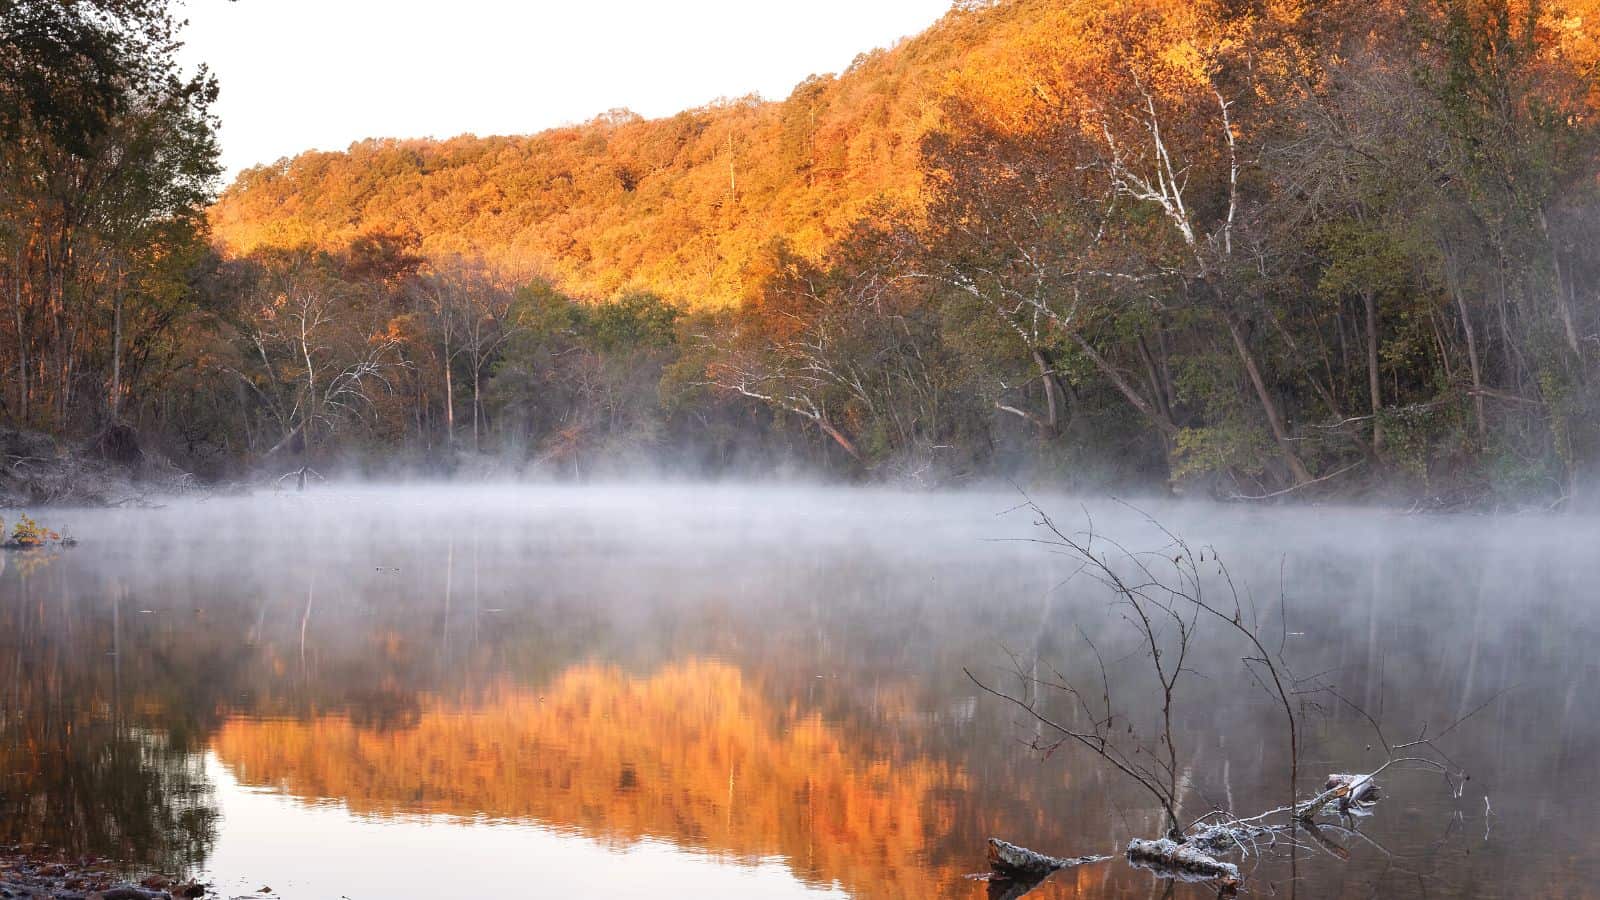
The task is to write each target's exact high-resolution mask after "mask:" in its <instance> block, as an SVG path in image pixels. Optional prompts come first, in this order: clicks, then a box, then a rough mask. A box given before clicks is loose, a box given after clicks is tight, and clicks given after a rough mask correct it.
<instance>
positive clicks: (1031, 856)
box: [969, 838, 1111, 900]
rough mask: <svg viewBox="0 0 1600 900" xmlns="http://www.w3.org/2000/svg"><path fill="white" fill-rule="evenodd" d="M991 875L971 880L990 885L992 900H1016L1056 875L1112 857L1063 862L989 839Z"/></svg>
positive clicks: (1054, 857) (1074, 858)
mask: <svg viewBox="0 0 1600 900" xmlns="http://www.w3.org/2000/svg"><path fill="white" fill-rule="evenodd" d="M988 853H989V871H988V872H985V873H983V874H981V875H972V876H969V877H971V878H973V879H976V880H978V881H987V882H989V898H990V900H1017V898H1019V897H1021V896H1022V895H1024V894H1026V893H1028V892H1030V891H1032V890H1033V889H1034V888H1036V887H1038V886H1039V885H1041V884H1043V883H1044V880H1045V879H1046V878H1049V877H1050V876H1051V875H1053V874H1054V873H1056V872H1059V871H1060V870H1062V869H1070V868H1072V867H1073V866H1081V865H1083V864H1085V863H1093V862H1101V861H1103V860H1107V859H1110V858H1111V857H1109V856H1075V857H1070V858H1062V857H1059V856H1046V855H1045V854H1043V853H1039V852H1037V851H1034V850H1029V849H1028V848H1027V847H1021V846H1018V845H1016V844H1013V843H1010V842H1009V841H1002V840H1000V839H999V838H989V851H988Z"/></svg>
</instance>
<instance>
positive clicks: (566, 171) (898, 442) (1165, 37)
mask: <svg viewBox="0 0 1600 900" xmlns="http://www.w3.org/2000/svg"><path fill="white" fill-rule="evenodd" d="M5 23H6V26H5V28H6V30H5V32H4V34H0V72H3V73H4V76H5V82H4V84H3V85H0V90H3V91H4V93H5V97H6V98H7V100H8V105H9V108H8V110H7V111H6V114H5V115H4V117H3V119H0V127H4V128H5V129H6V133H7V143H6V148H5V158H4V160H3V164H4V166H5V168H4V170H3V173H4V179H5V184H6V185H7V192H6V194H5V195H4V202H5V203H6V206H7V209H6V214H5V219H4V230H3V231H0V242H3V243H4V249H5V250H6V252H5V254H4V258H3V259H0V275H3V276H4V279H5V281H4V284H5V287H6V291H5V293H6V294H7V295H8V297H7V299H9V300H11V301H12V302H11V304H10V305H11V306H12V308H13V313H14V314H13V315H8V316H6V317H5V323H4V324H3V325H0V364H3V365H4V367H5V371H6V372H7V385H8V386H7V388H6V390H5V391H4V392H3V393H4V402H5V411H6V415H7V416H9V417H10V418H11V419H12V420H13V421H15V422H18V423H22V424H27V425H31V426H34V427H44V428H50V429H54V430H58V431H64V432H72V431H78V432H86V431H90V430H93V429H95V428H99V427H103V426H104V425H105V424H106V423H108V422H110V421H114V420H116V419H117V418H118V417H124V418H130V419H132V420H134V422H135V424H137V425H138V426H139V427H140V429H141V431H142V432H143V433H145V434H148V435H159V436H162V438H163V439H164V440H165V441H166V449H168V450H169V452H171V453H172V454H174V455H175V456H176V457H178V458H179V460H180V462H182V463H184V464H187V465H191V466H197V467H210V468H212V469H213V470H217V471H222V470H224V469H226V468H228V467H230V466H233V465H236V464H238V463H240V462H246V463H253V464H271V465H273V466H275V467H277V468H278V470H281V469H282V468H283V467H286V466H287V465H288V464H287V463H286V462H284V460H286V459H287V458H288V457H291V456H292V457H295V458H297V459H298V458H309V459H311V460H327V459H328V458H330V457H339V458H344V459H347V460H358V459H359V460H361V461H363V462H364V463H365V464H369V465H372V464H377V463H383V462H395V461H399V462H403V463H405V464H408V465H437V466H443V467H446V468H455V467H459V466H463V465H467V466H476V467H488V466H491V465H498V466H503V467H511V468H515V469H519V470H520V469H523V468H526V467H528V466H530V465H532V466H534V467H536V468H542V469H544V470H546V471H551V472H558V473H565V474H573V475H579V476H582V475H586V474H589V473H592V472H595V471H597V470H605V469H608V468H609V469H611V470H618V469H623V468H633V467H637V466H640V465H644V464H652V465H667V466H670V467H673V468H680V469H682V470H685V471H691V472H697V473H700V472H707V471H726V470H729V469H732V468H735V467H745V466H755V467H759V468H766V469H770V468H773V467H776V466H785V465H805V466H817V465H821V466H825V467H828V468H830V469H832V470H833V471H836V472H841V473H859V474H872V475H875V476H879V477H897V478H908V479H913V480H919V481H926V482H943V481H948V480H950V479H956V478H964V477H976V476H983V475H986V474H999V473H1005V474H1013V473H1024V474H1028V475H1032V476H1035V477H1040V478H1061V479H1067V480H1078V481H1087V480H1095V481H1105V480H1114V481H1123V482H1142V483H1156V484H1171V485H1173V486H1175V487H1178V488H1180V489H1189V490H1195V489H1199V490H1205V491H1210V492H1212V493H1217V494H1221V495H1227V496H1267V495H1276V494H1278V493H1280V492H1285V491H1289V490H1292V489H1299V488H1303V487H1306V486H1309V485H1313V484H1315V485H1319V486H1320V487H1319V489H1345V490H1348V489H1353V488H1354V487H1356V486H1369V485H1375V484H1383V485H1391V486H1394V485H1398V486H1400V487H1402V488H1404V489H1405V490H1407V491H1410V492H1412V493H1415V494H1417V495H1419V496H1427V497H1430V498H1433V499H1436V500H1437V499H1441V498H1442V499H1450V498H1453V497H1461V496H1491V497H1517V498H1526V497H1530V496H1536V497H1542V498H1545V499H1546V500H1548V501H1549V502H1560V501H1561V500H1563V499H1570V498H1572V497H1573V496H1574V494H1575V493H1576V492H1577V490H1578V488H1579V486H1580V485H1582V484H1583V483H1585V482H1586V480H1587V479H1589V478H1590V477H1591V476H1593V475H1594V474H1595V469H1596V466H1597V463H1600V391H1597V388H1596V379H1597V378H1600V367H1597V363H1600V261H1597V258H1596V256H1595V254H1594V252H1593V249H1592V248H1593V247H1595V246H1596V245H1597V241H1600V202H1597V201H1600V195H1597V192H1600V141H1597V137H1600V135H1597V132H1596V120H1595V113H1596V111H1597V107H1600V38H1597V37H1596V35H1600V6H1597V5H1596V4H1595V3H1594V2H1593V0H1566V2H1561V3H1558V2H1539V0H1531V2H1530V0H1394V2H1387V3H1380V4H1357V3H1338V2H1336V3H1332V4H1300V3H1243V4H1240V3H1228V2H1212V0H1190V2H1173V0H1140V2H1134V3H1123V4H1117V5H1115V6H1113V5H1109V4H1105V3H1103V2H1094V0H999V2H993V3H982V2H969V3H962V4H958V5H957V7H956V8H954V9H952V11H951V12H950V13H949V14H948V15H947V16H946V17H945V18H944V19H943V20H942V21H941V22H940V23H938V24H937V25H936V26H934V27H933V28H931V29H929V30H928V31H927V32H925V33H923V34H922V35H919V36H917V37H915V38H912V39H908V40H906V41H904V42H902V43H901V44H900V45H898V46H896V47H894V48H892V49H889V50H885V51H876V52H874V53H871V54H865V55H863V56H862V57H860V58H858V59H857V61H856V62H855V63H854V64H853V65H852V66H851V67H850V69H849V70H847V71H846V72H844V73H842V74H840V75H838V76H820V77H815V78H812V79H809V80H807V81H806V82H804V83H802V84H801V85H800V86H798V87H797V88H796V89H795V91H794V93H793V94H792V95H791V96H790V97H789V98H788V99H786V100H784V101H781V102H763V101H760V100H758V99H755V98H745V99H740V100H735V101H727V102H722V103H718V104H715V105H713V106H710V107H707V108H703V109H698V110H691V111H687V112H684V113H681V114H679V115H678V116H674V117H671V118H668V119H662V120H655V121H646V120H642V119H640V118H639V117H637V116H634V115H632V114H629V113H626V112H613V113H609V114H607V115H605V116H602V117H601V118H599V119H596V120H594V121H592V122H589V123H586V124H583V125H579V126H573V127H569V128H562V129H557V130H554V131H550V132H545V133H543V134H539V135H534V136H531V137H515V138H482V139H479V138H473V137H461V138H456V139H453V140H449V141H442V142H437V141H388V140H383V141H368V142H363V143H361V144H357V145H355V146H353V147H352V148H350V150H349V151H348V152H345V153H309V154H305V155H302V156H300V157H297V158H295V159H293V160H286V161H281V162H278V163H276V164H273V165H268V166H264V167H261V168H257V169H253V170H250V171H247V172H246V173H244V174H243V175H242V176H241V177H240V178H239V180H238V181H237V182H236V183H235V184H234V185H233V186H231V187H230V188H229V189H228V190H227V191H225V192H224V193H223V194H222V196H221V198H220V199H219V201H218V202H217V203H216V205H215V206H213V207H212V208H211V210H210V214H209V217H208V218H209V225H210V227H211V229H212V230H213V233H214V239H215V242H216V246H217V248H218V249H217V250H216V251H211V250H209V249H208V245H207V243H206V241H205V234H204V227H203V226H204V225H205V224H206V223H204V222H202V220H201V215H200V214H201V211H202V207H203V206H204V204H205V202H206V201H207V200H208V199H209V198H208V197H207V196H206V190H207V189H208V187H209V185H210V178H211V177H212V175H213V173H214V162H213V161H214V155H215V151H214V147H213V145H212V140H211V131H210V128H209V120H208V119H207V112H206V109H207V104H208V103H209V100H210V98H211V97H212V96H213V95H214V92H215V87H214V85H212V84H211V83H210V81H209V80H208V78H207V77H206V76H205V75H204V73H201V75H200V76H199V77H198V78H195V79H189V80H185V79H184V78H182V77H180V76H179V75H178V74H177V73H176V70H175V69H174V68H173V67H172V64H171V59H170V40H171V22H170V20H169V19H167V18H166V16H165V13H164V12H162V10H161V9H160V7H159V5H156V4H152V3H149V2H143V3H141V2H113V0H101V2H98V3H76V4H65V5H60V4H54V3H39V4H34V3H28V2H15V0H13V2H11V3H10V4H9V5H8V6H7V12H6V17H5ZM36 47H47V48H49V49H50V51H51V52H50V53H49V54H41V53H39V52H37V51H36V50H35V48H36ZM279 457H283V459H279Z"/></svg>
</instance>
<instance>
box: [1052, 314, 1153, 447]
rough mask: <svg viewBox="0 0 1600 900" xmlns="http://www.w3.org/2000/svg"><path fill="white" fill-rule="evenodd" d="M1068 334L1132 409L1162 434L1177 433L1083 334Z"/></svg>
mask: <svg viewBox="0 0 1600 900" xmlns="http://www.w3.org/2000/svg"><path fill="white" fill-rule="evenodd" d="M1068 336H1069V337H1071V338H1072V342H1073V343H1075V344H1077V345H1078V349H1080V350H1082V351H1083V354H1084V355H1085V356H1087V357H1089V360H1090V361H1091V362H1093V363H1094V364H1095V368H1097V369H1099V370H1100V373H1101V374H1102V375H1104V376H1106V379H1107V380H1109V381H1110V382H1111V384H1112V386H1114V387H1115V388H1116V389H1117V390H1118V392H1120V393H1121V394H1122V396H1123V397H1125V398H1127V400H1128V402H1129V403H1131V404H1133V408H1134V409H1137V410H1138V411H1139V412H1141V413H1143V414H1144V417H1145V418H1146V419H1149V420H1150V422H1151V424H1153V425H1155V426H1156V428H1157V429H1158V430H1160V431H1161V433H1162V435H1163V436H1166V437H1171V436H1172V435H1175V434H1177V433H1178V426H1177V425H1174V424H1173V422H1172V420H1171V419H1169V418H1167V417H1166V416H1165V415H1163V414H1162V412H1161V410H1159V409H1156V408H1155V407H1154V406H1152V405H1151V404H1150V401H1148V400H1146V399H1145V398H1144V395H1143V394H1141V393H1139V391H1138V389H1137V388H1135V387H1134V386H1133V385H1131V384H1129V383H1128V379H1126V378H1124V377H1122V373H1121V372H1118V371H1117V370H1116V368H1115V367H1114V366H1112V365H1111V363H1109V362H1108V361H1107V360H1106V358H1105V357H1104V356H1101V355H1100V352H1099V351H1098V350H1096V349H1094V345H1093V344H1090V343H1089V342H1088V341H1086V340H1084V339H1083V336H1082V335H1080V334H1078V333H1077V332H1069V333H1068Z"/></svg>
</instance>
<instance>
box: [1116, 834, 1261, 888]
mask: <svg viewBox="0 0 1600 900" xmlns="http://www.w3.org/2000/svg"><path fill="white" fill-rule="evenodd" d="M1128 862H1129V863H1131V864H1133V865H1135V866H1139V867H1140V868H1146V869H1154V870H1157V871H1158V872H1160V874H1162V875H1164V876H1166V877H1168V878H1176V879H1178V880H1181V881H1215V882H1217V883H1219V884H1221V885H1223V886H1224V887H1237V886H1238V884H1239V867H1238V866H1236V865H1234V864H1233V863H1225V862H1222V861H1221V860H1219V859H1216V858H1214V857H1211V856H1208V855H1206V853H1205V852H1204V851H1202V850H1201V849H1200V848H1198V847H1195V846H1192V845H1190V844H1180V843H1178V842H1177V841H1174V840H1171V839H1170V838H1161V839H1159V840H1154V841H1146V840H1139V839H1134V840H1132V841H1129V842H1128Z"/></svg>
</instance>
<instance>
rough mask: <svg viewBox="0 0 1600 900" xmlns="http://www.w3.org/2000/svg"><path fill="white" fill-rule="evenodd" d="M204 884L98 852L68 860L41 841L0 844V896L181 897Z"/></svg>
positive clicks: (62, 899) (197, 893)
mask: <svg viewBox="0 0 1600 900" xmlns="http://www.w3.org/2000/svg"><path fill="white" fill-rule="evenodd" d="M208 893H210V889H209V888H208V887H207V886H206V885H203V884H198V883H195V882H192V881H182V880H180V879H178V878H176V877H174V876H170V875H163V874H159V873H156V874H149V875H144V876H140V877H139V878H138V880H137V881H134V880H130V879H129V876H128V873H126V872H124V871H121V870H120V869H119V867H118V866H117V864H116V863H115V862H114V861H112V860H109V859H105V858H102V857H81V858H78V859H76V860H74V859H70V858H68V857H67V855H66V854H65V853H63V852H60V851H57V850H54V849H52V848H50V847H46V846H42V845H32V844H21V845H16V846H10V847H0V898H13V897H15V898H28V900H183V898H194V897H204V896H206V895H207V894H208Z"/></svg>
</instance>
